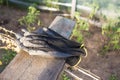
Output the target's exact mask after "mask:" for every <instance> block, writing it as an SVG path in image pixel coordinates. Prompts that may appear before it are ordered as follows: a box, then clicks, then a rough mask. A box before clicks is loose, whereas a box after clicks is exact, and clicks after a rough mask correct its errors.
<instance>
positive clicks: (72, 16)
mask: <svg viewBox="0 0 120 80" xmlns="http://www.w3.org/2000/svg"><path fill="white" fill-rule="evenodd" d="M75 8H76V0H72V6H71V18H72V19H73V18H74V14H75Z"/></svg>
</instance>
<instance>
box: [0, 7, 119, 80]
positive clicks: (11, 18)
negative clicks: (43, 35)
mask: <svg viewBox="0 0 120 80" xmlns="http://www.w3.org/2000/svg"><path fill="white" fill-rule="evenodd" d="M26 14H27V11H25V10H19V9H16V8H10V7H4V6H0V23H2V21H6V22H5V24H1V25H0V26H2V27H5V28H6V29H9V30H13V31H15V32H17V33H20V32H21V31H20V29H21V28H23V27H25V26H23V27H22V26H20V25H19V23H18V19H20V18H21V17H22V16H24V15H26ZM56 16H57V13H51V12H44V11H41V12H40V16H39V18H40V21H41V23H42V26H45V27H47V26H49V25H50V23H51V22H52V21H53V19H54V18H55V17H56ZM38 27H39V26H37V28H38ZM82 34H83V35H84V39H85V46H86V48H87V50H88V56H87V57H86V58H82V61H81V63H80V64H79V66H81V67H82V68H84V69H87V70H89V71H91V72H93V73H95V74H96V75H98V76H100V77H101V78H102V79H103V80H119V79H120V61H119V60H120V51H118V50H114V51H112V50H111V51H108V52H106V53H105V54H102V52H101V50H102V47H103V45H104V44H105V43H106V42H107V38H106V36H103V35H102V34H101V28H98V27H95V26H93V25H91V26H90V30H89V32H88V31H83V33H82ZM4 54H6V53H5V51H3V50H0V58H1V59H2V56H3V55H4ZM3 64H4V63H3ZM5 66H6V65H5ZM2 69H4V68H3V66H2V65H1V66H0V70H1V71H2ZM79 76H80V77H81V75H79ZM111 77H117V78H118V79H112V78H111Z"/></svg>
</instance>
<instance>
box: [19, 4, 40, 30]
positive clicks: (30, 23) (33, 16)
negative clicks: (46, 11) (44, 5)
mask: <svg viewBox="0 0 120 80" xmlns="http://www.w3.org/2000/svg"><path fill="white" fill-rule="evenodd" d="M39 15H40V11H38V10H37V9H36V8H35V7H33V6H30V7H29V8H28V14H27V15H26V16H23V17H22V18H21V19H19V20H18V21H19V23H20V24H21V25H24V26H26V27H27V30H28V31H32V30H35V23H37V25H38V26H39V25H40V20H39V19H38V16H39Z"/></svg>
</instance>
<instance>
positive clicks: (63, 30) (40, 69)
mask: <svg viewBox="0 0 120 80" xmlns="http://www.w3.org/2000/svg"><path fill="white" fill-rule="evenodd" d="M74 24H75V22H74V21H71V20H69V19H66V18H63V17H60V16H58V17H56V18H55V20H54V21H53V23H52V24H51V25H50V28H51V29H52V30H54V31H56V32H58V33H59V34H61V35H62V36H64V37H66V38H69V36H70V34H71V32H72V29H73V27H74ZM64 65H65V60H64V59H50V58H49V59H48V58H42V57H40V56H33V55H29V54H28V53H26V52H24V51H21V52H20V53H18V54H17V55H16V56H15V58H14V59H13V60H12V61H11V62H10V64H9V65H8V66H7V67H6V68H5V70H4V71H3V72H2V73H1V75H0V80H57V79H58V77H59V75H60V73H61V71H62V70H63V67H64Z"/></svg>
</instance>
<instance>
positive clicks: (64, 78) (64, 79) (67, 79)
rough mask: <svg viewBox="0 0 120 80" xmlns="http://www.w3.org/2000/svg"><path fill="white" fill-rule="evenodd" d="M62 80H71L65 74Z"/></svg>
mask: <svg viewBox="0 0 120 80" xmlns="http://www.w3.org/2000/svg"><path fill="white" fill-rule="evenodd" d="M61 80H70V78H69V77H68V76H67V75H66V74H65V73H63V74H62V79H61Z"/></svg>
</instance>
